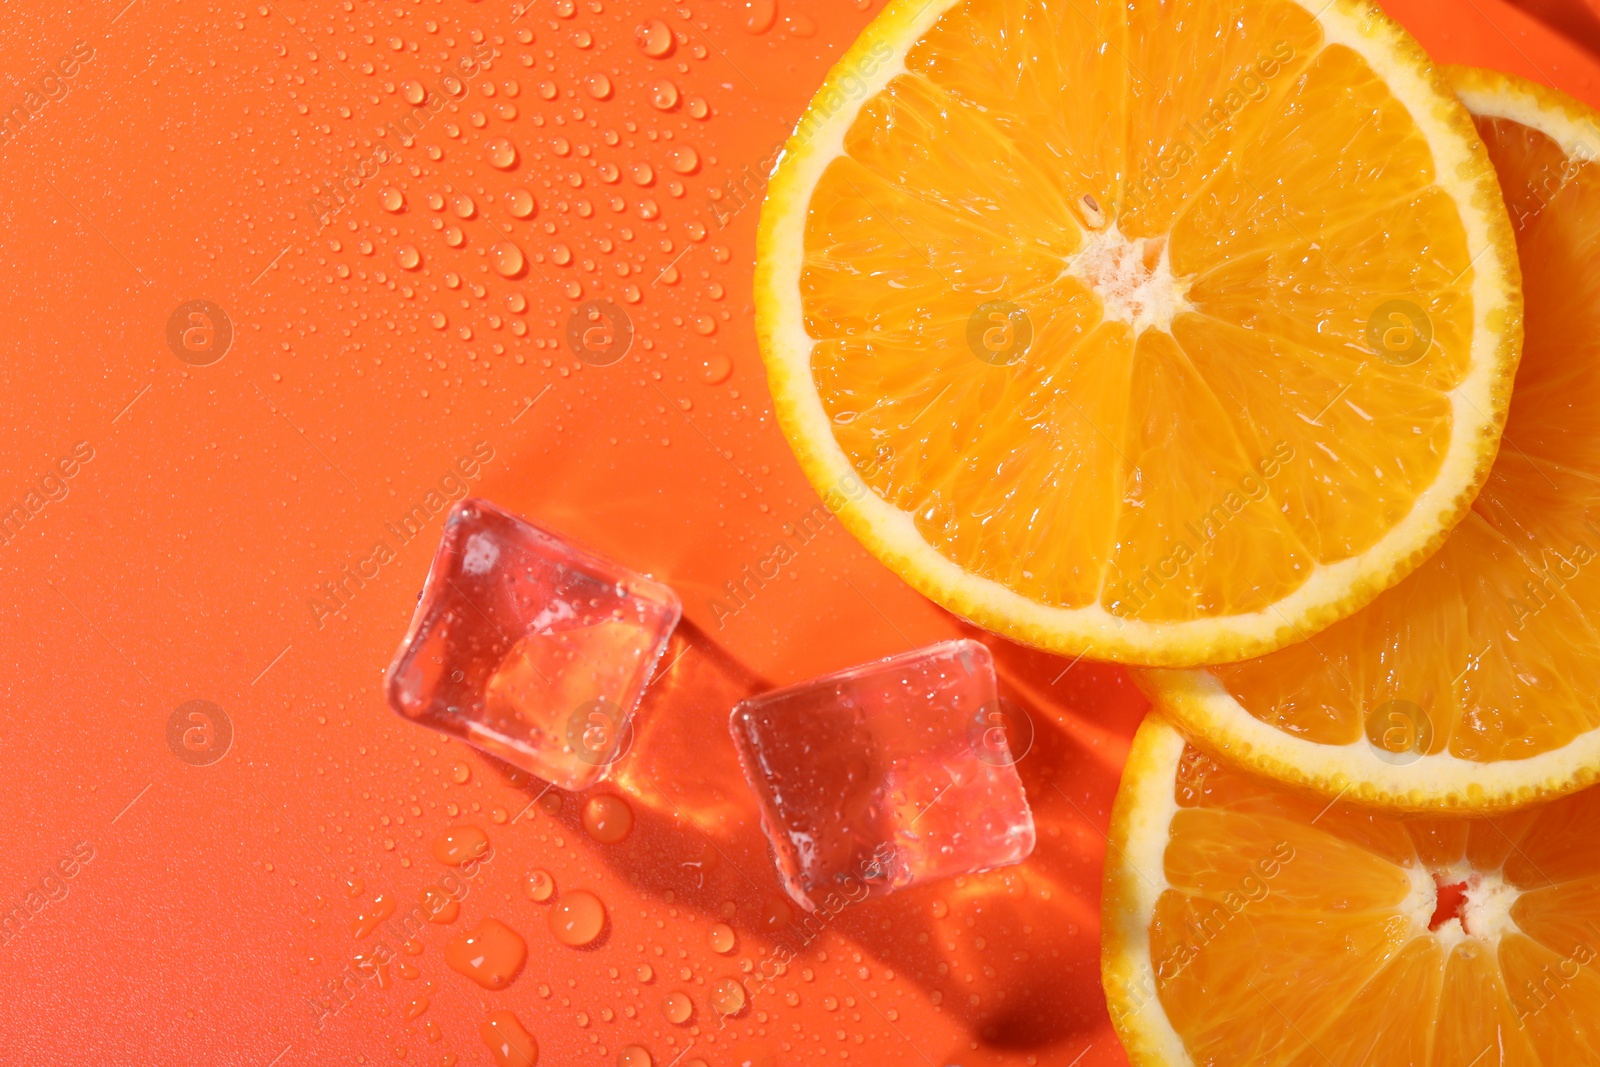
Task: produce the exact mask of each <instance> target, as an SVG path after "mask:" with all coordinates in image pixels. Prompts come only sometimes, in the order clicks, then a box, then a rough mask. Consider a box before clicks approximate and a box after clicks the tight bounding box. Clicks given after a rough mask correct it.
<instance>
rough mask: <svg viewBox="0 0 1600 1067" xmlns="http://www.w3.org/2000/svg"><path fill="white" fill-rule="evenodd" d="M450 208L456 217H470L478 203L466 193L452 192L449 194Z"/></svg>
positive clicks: (475, 210) (476, 209) (474, 212)
mask: <svg viewBox="0 0 1600 1067" xmlns="http://www.w3.org/2000/svg"><path fill="white" fill-rule="evenodd" d="M450 210H451V211H454V212H455V213H456V218H458V219H470V218H471V217H472V216H473V215H475V214H476V213H477V211H478V205H477V204H474V203H473V202H472V197H470V196H468V195H467V194H466V193H453V194H451V196H450Z"/></svg>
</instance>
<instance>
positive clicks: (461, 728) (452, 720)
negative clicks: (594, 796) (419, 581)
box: [388, 500, 682, 789]
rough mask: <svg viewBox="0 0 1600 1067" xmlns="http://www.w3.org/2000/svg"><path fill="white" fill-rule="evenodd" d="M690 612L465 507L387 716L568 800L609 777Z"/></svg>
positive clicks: (446, 539)
mask: <svg viewBox="0 0 1600 1067" xmlns="http://www.w3.org/2000/svg"><path fill="white" fill-rule="evenodd" d="M681 613H682V608H681V607H680V605H679V603H678V598H677V596H676V595H675V594H674V593H673V592H672V590H671V589H668V588H667V587H666V586H664V585H662V584H661V583H659V582H655V581H652V580H651V579H649V578H646V577H643V576H642V575H638V574H635V573H633V572H631V571H629V570H626V569H625V568H623V567H620V566H618V565H617V564H615V563H612V562H610V561H608V560H605V559H602V558H600V557H599V556H595V555H593V554H591V553H589V552H585V551H583V550H582V549H579V548H576V547H574V546H573V545H570V544H568V543H566V542H565V541H563V540H561V539H560V538H559V537H557V536H556V535H555V534H552V533H550V532H549V531H547V530H543V529H541V528H540V527H538V526H535V525H534V524H533V523H531V522H528V521H527V520H525V519H521V518H518V517H517V516H515V515H512V514H511V513H510V512H507V511H505V510H503V509H501V508H498V507H496V506H495V505H493V504H490V503H488V502H487V501H483V500H463V501H461V502H460V503H458V504H457V505H456V506H455V507H454V508H452V509H451V510H450V514H449V515H448V516H447V517H446V519H445V526H444V535H443V537H442V539H441V540H440V542H439V549H438V551H437V552H436V553H435V555H434V557H433V566H432V567H431V568H430V569H429V571H428V580H427V583H426V584H425V585H424V586H423V590H422V598H421V599H420V600H419V601H418V602H417V610H416V614H415V615H413V616H412V619H411V629H410V630H409V632H407V634H406V637H405V640H404V641H403V642H401V645H400V651H399V652H397V653H396V654H395V658H394V662H393V664H391V665H390V667H389V673H388V698H389V704H390V706H391V707H393V708H394V710H395V711H397V712H399V713H400V714H401V715H403V716H404V717H406V718H408V719H412V720H414V721H416V722H420V723H423V724H424V725H427V726H431V727H433V728H434V729H436V730H441V731H443V732H445V733H447V734H453V735H455V736H457V737H460V738H462V739H464V740H466V741H468V742H470V743H472V744H474V745H476V746H478V747H479V748H481V749H483V750H484V751H486V752H489V753H492V754H494V755H496V756H498V757H500V758H501V759H503V760H505V761H506V762H507V763H511V764H513V765H515V766H517V767H520V768H522V769H523V770H525V771H528V772H529V773H531V774H536V775H538V776H539V777H540V778H543V779H544V780H545V781H547V782H550V783H552V784H554V785H558V786H560V787H562V788H563V789H584V788H587V787H588V786H591V785H593V784H595V783H596V782H598V781H601V780H602V779H604V778H605V776H606V774H607V772H608V771H609V769H610V767H611V765H612V764H613V763H614V762H616V760H617V759H619V758H620V757H621V756H622V755H623V754H624V753H625V750H626V740H627V738H628V736H629V732H630V730H631V725H630V723H631V719H632V715H633V711H634V708H635V707H636V706H637V705H638V702H639V697H640V695H641V694H642V693H643V692H644V689H645V686H646V685H647V684H648V683H649V680H650V674H651V672H652V671H653V670H654V669H655V664H656V661H657V660H658V659H659V658H660V656H661V652H662V650H663V649H665V648H666V645H667V638H668V637H669V636H671V634H672V629H673V627H674V626H676V625H677V623H678V618H679V616H680V614H681Z"/></svg>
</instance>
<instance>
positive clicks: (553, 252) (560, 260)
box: [550, 244, 572, 267]
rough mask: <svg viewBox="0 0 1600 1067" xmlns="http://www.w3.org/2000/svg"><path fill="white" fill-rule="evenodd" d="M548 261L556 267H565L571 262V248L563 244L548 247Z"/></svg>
mask: <svg viewBox="0 0 1600 1067" xmlns="http://www.w3.org/2000/svg"><path fill="white" fill-rule="evenodd" d="M550 262H552V263H554V264H555V265H556V266H558V267H565V266H566V265H567V264H568V263H571V262H572V249H570V248H568V247H567V246H566V245H564V244H557V245H555V246H554V247H552V248H551V249H550Z"/></svg>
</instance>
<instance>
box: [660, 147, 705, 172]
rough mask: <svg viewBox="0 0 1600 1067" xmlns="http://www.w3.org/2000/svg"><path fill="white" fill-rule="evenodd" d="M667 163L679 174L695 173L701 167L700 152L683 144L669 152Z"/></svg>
mask: <svg viewBox="0 0 1600 1067" xmlns="http://www.w3.org/2000/svg"><path fill="white" fill-rule="evenodd" d="M667 164H668V165H669V166H671V167H672V169H673V170H675V171H677V172H678V173H679V174H693V173H694V172H695V171H697V170H699V169H700V153H699V152H696V151H695V150H694V149H693V148H690V147H689V146H688V145H686V144H681V145H678V146H677V147H676V148H674V149H673V150H672V151H670V152H668V153H667Z"/></svg>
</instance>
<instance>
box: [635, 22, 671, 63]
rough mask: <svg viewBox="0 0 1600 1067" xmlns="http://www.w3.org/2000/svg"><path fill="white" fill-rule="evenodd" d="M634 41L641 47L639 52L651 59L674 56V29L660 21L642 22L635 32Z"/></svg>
mask: <svg viewBox="0 0 1600 1067" xmlns="http://www.w3.org/2000/svg"><path fill="white" fill-rule="evenodd" d="M633 39H634V41H635V42H637V44H638V45H639V51H641V52H643V53H644V54H645V55H647V56H649V57H650V58H651V59H660V58H662V57H663V56H668V55H671V54H672V43H673V42H672V29H671V27H669V26H668V25H667V24H666V23H665V22H662V21H661V20H660V19H648V20H646V21H645V22H641V23H640V24H639V28H638V29H636V30H634V31H633Z"/></svg>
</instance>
